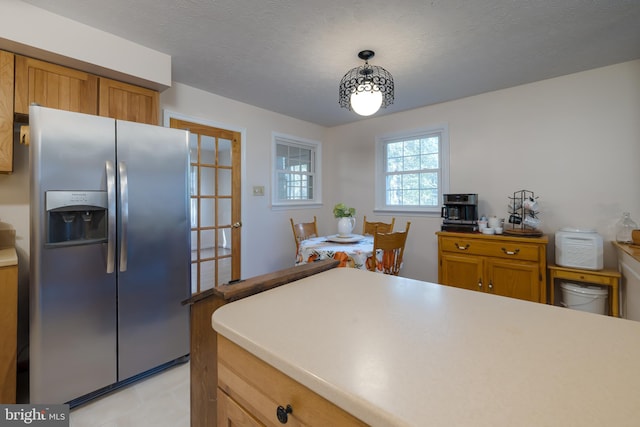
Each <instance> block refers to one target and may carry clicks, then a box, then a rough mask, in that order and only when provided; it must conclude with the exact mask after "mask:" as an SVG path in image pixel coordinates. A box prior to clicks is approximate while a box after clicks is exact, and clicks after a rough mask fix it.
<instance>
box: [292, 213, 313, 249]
mask: <svg viewBox="0 0 640 427" xmlns="http://www.w3.org/2000/svg"><path fill="white" fill-rule="evenodd" d="M289 220H290V221H291V229H292V230H293V238H294V239H295V241H296V254H297V253H298V249H299V246H300V242H301V241H302V240H306V239H310V238H311V237H318V222H317V220H316V217H315V215H314V217H313V222H299V223H297V224H296V223H294V222H293V218H289Z"/></svg>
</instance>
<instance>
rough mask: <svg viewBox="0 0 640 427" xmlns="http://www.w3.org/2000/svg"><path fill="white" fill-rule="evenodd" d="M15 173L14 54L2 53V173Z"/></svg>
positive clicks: (0, 119)
mask: <svg viewBox="0 0 640 427" xmlns="http://www.w3.org/2000/svg"><path fill="white" fill-rule="evenodd" d="M12 171H13V53H9V52H4V51H0V172H12Z"/></svg>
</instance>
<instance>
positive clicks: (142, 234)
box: [116, 121, 191, 381]
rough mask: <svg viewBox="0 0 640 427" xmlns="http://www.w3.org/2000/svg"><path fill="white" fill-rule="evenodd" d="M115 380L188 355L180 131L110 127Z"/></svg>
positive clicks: (184, 169)
mask: <svg viewBox="0 0 640 427" xmlns="http://www.w3.org/2000/svg"><path fill="white" fill-rule="evenodd" d="M116 127H117V132H116V135H117V170H118V183H119V184H118V198H119V202H120V203H119V206H120V209H119V210H120V212H119V217H118V229H119V232H118V233H119V235H118V245H117V246H118V250H119V252H118V255H117V256H116V259H117V260H118V268H117V271H118V339H119V341H118V348H119V353H118V372H119V373H118V380H119V381H122V380H125V379H127V378H130V377H132V376H134V375H137V374H139V373H141V372H144V371H146V370H149V369H152V368H154V367H157V366H159V365H161V364H164V363H166V362H170V361H172V360H174V359H176V358H179V357H181V356H184V355H186V354H188V353H189V309H188V307H187V306H183V305H182V304H181V302H182V301H183V300H185V299H187V298H189V296H190V274H191V269H190V260H191V254H190V222H189V203H188V201H189V190H188V189H189V187H188V167H189V152H188V133H187V132H186V131H183V130H177V129H167V128H162V127H158V126H150V125H144V124H139V123H132V122H124V121H118V122H117V125H116Z"/></svg>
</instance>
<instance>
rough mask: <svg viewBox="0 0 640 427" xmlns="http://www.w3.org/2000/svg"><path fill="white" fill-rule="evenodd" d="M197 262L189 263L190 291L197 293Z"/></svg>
mask: <svg viewBox="0 0 640 427" xmlns="http://www.w3.org/2000/svg"><path fill="white" fill-rule="evenodd" d="M198 265H199V264H198V263H197V262H194V263H192V264H191V293H192V294H196V293H198Z"/></svg>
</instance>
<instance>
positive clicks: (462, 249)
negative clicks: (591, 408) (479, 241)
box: [454, 243, 470, 251]
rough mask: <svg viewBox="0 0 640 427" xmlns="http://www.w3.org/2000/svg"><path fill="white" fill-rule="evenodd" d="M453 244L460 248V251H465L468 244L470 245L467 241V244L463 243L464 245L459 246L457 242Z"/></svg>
mask: <svg viewBox="0 0 640 427" xmlns="http://www.w3.org/2000/svg"><path fill="white" fill-rule="evenodd" d="M454 245H456V248H458V249H460V250H461V251H466V250H467V249H469V246H470V245H469V243H467V244H466V245H464V246H460V245H459V244H457V243H454Z"/></svg>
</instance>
